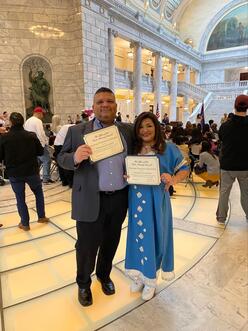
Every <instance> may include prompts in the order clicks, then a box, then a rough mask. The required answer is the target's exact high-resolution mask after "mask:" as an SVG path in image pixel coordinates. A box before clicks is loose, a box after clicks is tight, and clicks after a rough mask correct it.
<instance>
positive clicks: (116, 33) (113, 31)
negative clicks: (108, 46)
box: [108, 28, 119, 38]
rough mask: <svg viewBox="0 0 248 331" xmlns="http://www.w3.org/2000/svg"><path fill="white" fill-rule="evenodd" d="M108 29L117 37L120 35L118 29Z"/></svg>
mask: <svg viewBox="0 0 248 331" xmlns="http://www.w3.org/2000/svg"><path fill="white" fill-rule="evenodd" d="M108 31H109V33H110V34H112V35H113V36H114V37H115V38H116V37H118V35H119V33H118V31H116V30H114V29H112V28H108Z"/></svg>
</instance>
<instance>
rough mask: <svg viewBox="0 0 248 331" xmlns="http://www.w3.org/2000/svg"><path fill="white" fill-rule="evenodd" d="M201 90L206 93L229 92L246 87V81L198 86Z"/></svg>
mask: <svg viewBox="0 0 248 331" xmlns="http://www.w3.org/2000/svg"><path fill="white" fill-rule="evenodd" d="M198 86H200V87H201V88H204V89H206V90H208V91H218V90H230V89H242V88H244V89H245V88H247V87H248V81H247V80H243V81H239V80H238V81H233V82H224V83H210V84H201V85H198Z"/></svg>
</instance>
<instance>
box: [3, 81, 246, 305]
mask: <svg viewBox="0 0 248 331" xmlns="http://www.w3.org/2000/svg"><path fill="white" fill-rule="evenodd" d="M234 108H235V110H234V113H233V114H232V115H230V116H226V118H225V120H223V123H222V125H221V127H220V129H219V130H218V129H217V125H216V123H214V122H213V121H212V120H210V121H209V123H208V124H205V123H203V119H202V118H201V117H199V116H198V118H197V120H196V123H194V124H192V123H190V122H187V123H186V126H185V127H183V124H182V123H180V122H177V123H173V125H170V121H169V117H168V115H167V114H165V115H164V117H163V120H162V122H161V123H160V122H159V121H158V119H157V117H156V115H154V114H153V113H151V112H143V113H141V114H139V115H138V116H137V117H136V119H135V122H134V124H132V123H130V122H129V119H127V120H125V121H124V122H123V121H122V118H121V114H120V113H118V114H117V115H116V113H117V103H116V99H115V94H114V93H113V92H112V91H111V90H110V89H109V88H106V87H102V88H100V89H98V90H97V91H96V93H95V95H94V99H93V106H92V109H93V112H94V118H93V119H92V120H89V118H88V116H85V114H84V116H81V118H80V116H77V118H76V123H73V121H72V119H71V117H70V116H69V117H68V120H67V121H68V123H66V124H64V125H62V124H61V118H60V116H59V115H54V116H53V118H52V124H51V126H47V127H45V128H44V126H43V123H42V118H43V115H44V111H43V109H42V108H41V107H40V106H38V107H36V108H35V109H34V110H33V116H32V117H30V118H29V119H28V120H27V121H26V122H25V123H24V118H23V116H22V115H21V114H20V113H17V112H13V113H11V115H10V117H9V127H10V129H9V131H8V132H7V133H6V129H5V128H4V129H2V131H1V132H2V134H1V136H0V162H2V161H3V162H4V164H5V167H6V172H7V175H8V178H9V181H10V184H11V187H12V189H13V191H14V193H15V196H16V201H17V209H18V213H19V216H20V223H19V224H18V227H19V228H20V229H22V230H25V231H28V230H30V225H29V213H28V207H27V205H26V202H25V184H28V185H29V187H30V188H31V190H32V191H33V193H34V195H35V199H36V208H37V214H38V222H40V223H47V222H49V219H48V218H47V217H46V214H45V203H44V196H43V189H42V184H44V185H48V184H51V183H52V182H53V181H52V179H51V172H50V165H51V151H50V150H49V146H50V145H52V146H53V147H52V148H53V151H54V153H52V157H54V158H55V161H56V162H57V164H58V171H59V175H60V179H61V181H62V185H69V186H70V187H72V219H74V220H75V221H76V231H77V242H76V246H75V247H76V262H77V274H76V282H77V284H78V300H79V302H80V304H81V305H82V306H89V305H91V304H92V303H93V296H92V292H91V275H92V273H93V271H94V269H95V270H96V276H97V279H98V281H99V282H100V284H101V287H102V290H103V292H104V293H105V294H106V295H113V294H114V293H115V285H114V282H113V281H112V279H111V277H110V274H111V270H112V262H113V258H114V256H115V253H116V250H117V247H118V244H119V241H120V235H121V229H122V223H123V221H124V219H125V217H126V214H127V210H128V234H127V245H126V260H125V268H126V273H127V275H128V276H129V277H130V278H131V281H132V282H131V288H130V290H131V291H132V292H139V291H142V298H143V300H150V299H151V298H152V297H153V296H154V294H155V290H156V280H157V277H158V273H159V272H161V276H162V278H163V279H172V278H173V277H174V250H173V218H172V210H171V202H170V194H171V192H173V186H174V185H176V184H177V183H178V182H181V181H183V180H185V179H186V178H188V177H189V176H190V174H191V173H192V172H194V171H195V173H196V174H197V176H199V177H201V178H202V179H204V180H205V184H204V185H203V186H204V187H208V188H211V187H212V186H214V185H216V186H218V185H219V182H220V190H219V204H218V209H217V211H216V218H217V221H218V222H219V223H221V224H225V222H226V219H227V213H228V198H229V194H230V191H231V188H232V184H233V182H234V181H235V179H236V178H237V180H238V182H239V185H240V191H241V205H242V208H243V210H244V212H245V215H246V218H247V220H248V153H247V152H246V150H247V141H248V117H247V109H248V96H246V95H240V96H238V97H237V98H236V101H235V105H234ZM110 126H116V128H117V129H118V131H119V134H120V137H121V140H122V143H123V147H124V149H123V151H122V152H121V153H118V154H114V155H112V156H111V157H108V158H104V159H101V160H100V161H98V162H96V163H93V162H92V161H91V159H90V157H91V155H92V149H91V147H90V146H89V145H87V144H86V143H85V141H84V135H85V134H88V133H91V132H94V131H96V130H100V129H103V128H107V127H110ZM49 144H50V145H49ZM128 155H137V156H143V157H150V156H153V157H156V158H157V160H158V162H159V166H160V184H159V185H140V184H139V185H138V184H131V185H128V180H127V174H126V170H125V158H126V157H127V156H128ZM40 164H42V165H43V169H42V172H43V173H42V181H41V178H40ZM171 188H172V190H171Z"/></svg>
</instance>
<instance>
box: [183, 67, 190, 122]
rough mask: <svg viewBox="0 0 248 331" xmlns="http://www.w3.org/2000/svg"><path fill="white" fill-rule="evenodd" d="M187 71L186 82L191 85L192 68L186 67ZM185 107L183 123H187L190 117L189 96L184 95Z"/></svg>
mask: <svg viewBox="0 0 248 331" xmlns="http://www.w3.org/2000/svg"><path fill="white" fill-rule="evenodd" d="M184 70H185V82H186V83H188V84H190V67H189V66H187V65H186V66H185V67H184ZM183 101H184V105H183V114H182V119H183V122H184V121H185V119H186V118H188V116H189V96H188V95H184V100H183Z"/></svg>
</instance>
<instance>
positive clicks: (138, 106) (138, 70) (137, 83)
mask: <svg viewBox="0 0 248 331" xmlns="http://www.w3.org/2000/svg"><path fill="white" fill-rule="evenodd" d="M133 97H134V112H135V114H136V115H138V114H140V113H141V112H142V47H141V43H135V44H134V71H133Z"/></svg>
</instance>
